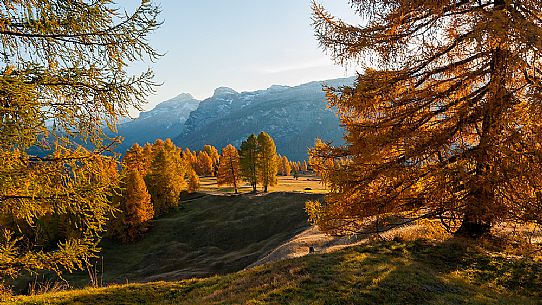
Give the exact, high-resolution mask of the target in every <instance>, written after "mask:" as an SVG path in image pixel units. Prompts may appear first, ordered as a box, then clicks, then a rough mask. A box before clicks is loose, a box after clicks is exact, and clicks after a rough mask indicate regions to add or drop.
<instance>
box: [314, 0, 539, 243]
mask: <svg viewBox="0 0 542 305" xmlns="http://www.w3.org/2000/svg"><path fill="white" fill-rule="evenodd" d="M350 2H351V5H352V8H353V9H354V11H355V12H356V13H357V14H359V15H360V17H361V18H362V19H363V22H362V24H361V25H359V26H354V25H350V24H347V23H345V22H343V21H341V20H338V19H336V18H334V17H333V16H332V15H331V14H330V13H328V12H327V11H326V10H325V9H324V8H323V7H322V6H320V5H318V4H316V3H313V21H314V27H315V30H316V36H317V38H318V40H319V42H320V44H321V46H322V47H323V48H324V49H325V50H326V51H327V52H329V53H330V54H331V55H332V57H333V59H334V60H335V61H336V62H338V63H340V64H347V63H349V62H352V61H355V62H356V63H359V64H360V65H361V66H362V67H363V68H364V71H365V72H364V73H363V74H362V75H358V77H357V80H356V82H355V84H354V86H352V87H343V88H328V90H327V97H328V101H329V104H330V105H331V106H334V107H337V109H338V111H339V114H340V116H341V121H342V124H344V126H345V129H346V131H347V133H346V136H345V139H346V143H347V144H346V145H345V146H343V147H331V146H329V145H326V146H325V147H320V148H319V149H315V150H313V151H312V152H311V154H312V155H313V156H318V157H322V158H330V159H340V160H342V161H344V160H346V161H347V162H342V163H341V166H338V167H334V168H332V169H329V170H330V171H331V172H332V175H331V176H330V183H331V189H332V190H333V191H332V192H331V193H330V194H329V195H328V196H327V197H326V203H325V204H319V203H309V204H308V207H307V208H308V210H309V213H310V216H311V218H312V220H313V221H314V222H316V223H317V224H318V225H319V226H320V227H321V228H322V229H324V230H325V231H327V232H333V233H346V232H357V231H359V229H360V228H361V227H362V224H363V222H364V220H366V219H367V217H373V216H377V215H379V216H385V215H390V214H409V215H416V216H427V217H439V218H441V220H442V222H443V224H444V225H445V226H447V227H448V228H449V229H450V230H455V232H456V234H459V235H465V236H472V237H476V236H480V235H483V234H485V233H488V232H489V231H490V229H491V227H492V226H493V225H494V224H496V223H498V222H501V221H507V222H516V223H536V224H542V217H541V216H542V191H541V189H542V188H541V187H542V175H540V173H541V172H542V149H541V144H540V143H542V117H541V113H542V103H541V102H542V91H541V88H542V78H541V71H542V62H541V59H540V48H541V47H542V22H541V18H542V16H541V13H540V12H541V11H542V2H540V1H527V0H526V1H508V0H506V1H505V0H483V1H479V0H476V1H421V0H414V1H412V0H409V1H406V0H389V1H388V0H366V1H361V0H352V1H350Z"/></svg>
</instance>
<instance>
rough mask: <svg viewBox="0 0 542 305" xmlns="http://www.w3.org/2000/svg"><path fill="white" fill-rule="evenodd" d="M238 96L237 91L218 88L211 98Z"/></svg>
mask: <svg viewBox="0 0 542 305" xmlns="http://www.w3.org/2000/svg"><path fill="white" fill-rule="evenodd" d="M236 94H239V93H238V92H237V91H235V90H233V89H232V88H229V87H218V88H216V89H215V93H214V94H213V97H226V96H229V95H236Z"/></svg>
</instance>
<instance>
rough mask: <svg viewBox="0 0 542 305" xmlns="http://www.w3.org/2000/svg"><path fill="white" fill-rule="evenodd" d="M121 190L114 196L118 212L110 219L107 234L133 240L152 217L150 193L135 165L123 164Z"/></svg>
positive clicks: (124, 239)
mask: <svg viewBox="0 0 542 305" xmlns="http://www.w3.org/2000/svg"><path fill="white" fill-rule="evenodd" d="M123 165H124V166H125V168H124V170H123V172H124V173H123V179H122V182H121V190H122V191H121V192H120V194H119V195H117V196H115V200H114V202H115V203H117V204H118V205H119V206H118V209H119V210H120V212H119V213H116V217H115V218H113V219H112V220H111V226H110V229H109V230H108V231H109V232H108V235H109V236H111V237H113V238H116V239H120V240H122V241H124V242H129V241H134V240H136V239H137V238H138V237H139V236H141V234H143V233H144V232H145V231H146V230H147V228H148V226H149V222H150V221H151V220H152V218H153V217H154V208H153V205H152V203H151V195H150V194H149V192H148V191H147V186H146V184H145V181H144V180H143V176H142V175H141V172H140V170H139V169H138V168H137V167H130V166H131V165H129V164H123Z"/></svg>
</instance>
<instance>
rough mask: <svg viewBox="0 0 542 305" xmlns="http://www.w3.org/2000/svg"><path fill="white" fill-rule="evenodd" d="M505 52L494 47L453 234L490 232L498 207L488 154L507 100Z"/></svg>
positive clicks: (499, 1)
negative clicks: (466, 193) (470, 175)
mask: <svg viewBox="0 0 542 305" xmlns="http://www.w3.org/2000/svg"><path fill="white" fill-rule="evenodd" d="M494 4H495V9H497V10H502V9H504V5H505V1H504V0H495V1H494ZM506 60H507V57H506V51H504V50H502V49H501V48H500V47H498V46H497V47H496V48H495V49H494V50H493V54H492V62H491V64H490V67H491V80H490V95H491V96H490V97H489V98H488V101H487V104H486V105H485V107H484V109H483V117H482V126H481V131H480V135H479V136H480V143H479V144H478V147H477V150H478V151H477V153H476V157H475V162H476V168H475V179H473V181H471V183H472V184H473V188H472V189H471V191H470V192H471V194H470V195H471V200H469V201H468V202H467V207H466V209H465V212H464V216H463V222H462V224H461V226H460V227H459V229H458V230H457V231H456V232H455V235H456V236H464V237H469V238H479V237H481V236H483V235H487V234H489V233H490V230H491V226H492V224H493V219H494V216H493V213H494V212H495V211H494V210H495V209H497V208H498V207H497V205H496V202H495V189H494V185H493V182H492V179H491V177H492V176H493V175H494V171H495V168H494V166H495V165H494V164H493V161H492V158H491V156H490V154H492V150H493V148H492V145H495V143H497V142H498V141H497V140H496V138H495V137H497V136H498V134H499V133H500V131H499V130H498V129H499V128H498V127H497V126H496V120H498V118H499V116H500V115H501V113H502V111H503V109H506V107H507V104H508V102H509V97H508V92H507V90H506V77H507V76H506V73H507V71H506Z"/></svg>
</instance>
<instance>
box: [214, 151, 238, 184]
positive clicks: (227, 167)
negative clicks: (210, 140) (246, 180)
mask: <svg viewBox="0 0 542 305" xmlns="http://www.w3.org/2000/svg"><path fill="white" fill-rule="evenodd" d="M239 163H240V161H239V152H238V151H237V148H235V147H234V146H233V145H231V144H228V145H227V146H226V147H224V148H223V149H222V155H221V156H220V163H219V165H218V175H217V182H218V185H224V184H227V185H232V186H233V190H234V192H235V194H237V187H238V185H239V182H240V181H241V167H240V165H239Z"/></svg>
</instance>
